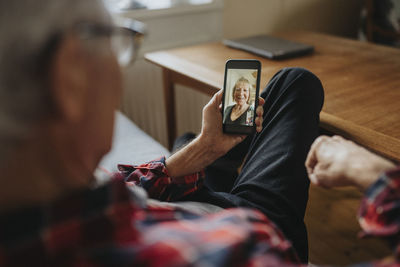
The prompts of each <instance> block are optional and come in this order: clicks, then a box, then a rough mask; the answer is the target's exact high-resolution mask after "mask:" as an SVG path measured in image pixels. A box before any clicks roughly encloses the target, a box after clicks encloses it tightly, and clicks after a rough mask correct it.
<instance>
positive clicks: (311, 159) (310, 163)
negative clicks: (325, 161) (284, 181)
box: [305, 136, 329, 174]
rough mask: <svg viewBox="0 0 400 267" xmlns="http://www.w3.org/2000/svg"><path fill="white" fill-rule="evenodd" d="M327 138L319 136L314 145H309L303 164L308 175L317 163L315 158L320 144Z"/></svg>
mask: <svg viewBox="0 0 400 267" xmlns="http://www.w3.org/2000/svg"><path fill="white" fill-rule="evenodd" d="M328 138H329V137H327V136H320V137H318V138H317V139H315V141H314V143H313V144H312V145H311V148H310V151H309V152H308V155H307V159H306V162H305V165H306V169H307V172H308V174H312V173H313V170H314V167H315V165H316V164H317V163H318V157H317V149H318V148H319V146H320V145H321V143H322V142H324V141H326V140H327V139H328Z"/></svg>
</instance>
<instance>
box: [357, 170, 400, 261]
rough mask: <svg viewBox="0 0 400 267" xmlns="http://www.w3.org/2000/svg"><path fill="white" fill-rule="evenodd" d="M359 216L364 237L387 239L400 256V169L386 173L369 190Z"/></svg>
mask: <svg viewBox="0 0 400 267" xmlns="http://www.w3.org/2000/svg"><path fill="white" fill-rule="evenodd" d="M358 215H359V222H360V225H361V227H362V229H363V233H362V235H363V236H372V235H373V236H380V237H387V238H388V239H389V240H390V241H392V242H393V241H394V245H395V246H397V256H400V243H399V239H400V167H398V168H397V169H394V170H391V171H389V172H386V173H384V174H383V175H382V176H381V177H380V178H379V179H378V181H376V182H375V183H374V184H373V185H372V186H371V187H370V188H369V189H368V190H367V192H366V194H365V198H364V199H363V201H362V203H361V207H360V210H359V214H358Z"/></svg>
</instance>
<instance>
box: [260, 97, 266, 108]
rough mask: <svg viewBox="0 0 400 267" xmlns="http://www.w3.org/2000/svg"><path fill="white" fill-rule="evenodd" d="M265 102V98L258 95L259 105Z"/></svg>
mask: <svg viewBox="0 0 400 267" xmlns="http://www.w3.org/2000/svg"><path fill="white" fill-rule="evenodd" d="M264 104H265V99H264V98H262V97H258V106H262V105H264Z"/></svg>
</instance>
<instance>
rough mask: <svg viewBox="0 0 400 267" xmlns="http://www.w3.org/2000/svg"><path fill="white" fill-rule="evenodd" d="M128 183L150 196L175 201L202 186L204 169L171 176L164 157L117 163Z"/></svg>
mask: <svg viewBox="0 0 400 267" xmlns="http://www.w3.org/2000/svg"><path fill="white" fill-rule="evenodd" d="M118 170H119V172H120V174H122V175H123V177H124V179H125V182H126V183H127V184H128V185H135V186H141V187H142V188H144V189H145V190H146V191H147V193H148V194H149V197H150V198H153V199H158V200H161V201H176V200H179V199H181V198H182V197H184V196H186V195H188V194H191V193H193V192H195V191H197V190H198V189H199V188H201V187H202V186H203V181H204V171H201V172H198V173H193V174H190V175H186V176H183V177H178V178H172V177H170V176H169V174H168V170H167V168H166V167H165V157H162V158H160V159H157V160H154V161H150V162H148V163H145V164H142V165H135V166H133V165H121V164H120V165H118Z"/></svg>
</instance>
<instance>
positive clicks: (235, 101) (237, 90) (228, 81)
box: [222, 59, 261, 134]
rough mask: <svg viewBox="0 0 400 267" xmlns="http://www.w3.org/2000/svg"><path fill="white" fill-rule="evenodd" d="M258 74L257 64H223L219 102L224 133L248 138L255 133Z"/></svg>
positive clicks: (235, 61)
mask: <svg viewBox="0 0 400 267" xmlns="http://www.w3.org/2000/svg"><path fill="white" fill-rule="evenodd" d="M260 72H261V62H260V61H258V60H242V59H231V60H228V61H227V62H226V64H225V78H224V92H223V98H222V129H223V131H224V133H232V134H251V133H253V132H254V131H255V129H256V125H255V119H256V108H257V106H258V93H259V88H260Z"/></svg>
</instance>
